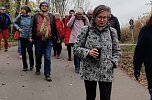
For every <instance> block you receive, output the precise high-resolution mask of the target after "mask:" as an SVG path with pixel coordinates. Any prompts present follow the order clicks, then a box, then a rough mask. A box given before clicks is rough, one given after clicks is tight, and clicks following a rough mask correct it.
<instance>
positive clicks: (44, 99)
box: [0, 47, 149, 100]
mask: <svg viewBox="0 0 152 100" xmlns="http://www.w3.org/2000/svg"><path fill="white" fill-rule="evenodd" d="M66 55H67V52H66V49H65V47H64V48H63V51H62V55H61V59H56V58H54V57H52V58H53V59H52V80H53V81H52V82H47V81H45V79H44V76H43V74H41V75H39V76H36V75H35V74H34V71H27V72H23V71H22V63H21V60H19V59H18V55H17V47H12V48H10V49H9V51H8V52H4V51H0V100H85V90H84V84H83V81H82V80H80V77H79V75H78V74H75V73H74V66H73V62H72V61H67V56H66ZM42 72H43V70H42ZM148 99H149V94H148V91H147V89H146V88H144V87H143V86H141V85H140V84H138V82H136V81H134V80H132V79H130V78H129V77H128V76H127V75H126V74H125V73H124V72H122V71H121V70H120V69H119V68H118V69H116V70H115V78H114V82H113V90H112V100H148ZM96 100H99V92H98V90H97V99H96Z"/></svg>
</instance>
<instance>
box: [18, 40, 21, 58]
mask: <svg viewBox="0 0 152 100" xmlns="http://www.w3.org/2000/svg"><path fill="white" fill-rule="evenodd" d="M18 53H19V55H20V56H21V55H22V52H21V41H20V40H18Z"/></svg>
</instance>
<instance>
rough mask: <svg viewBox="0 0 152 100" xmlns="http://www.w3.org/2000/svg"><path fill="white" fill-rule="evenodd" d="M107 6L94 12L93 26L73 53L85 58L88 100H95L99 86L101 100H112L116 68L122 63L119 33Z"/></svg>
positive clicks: (83, 32) (84, 32)
mask: <svg viewBox="0 0 152 100" xmlns="http://www.w3.org/2000/svg"><path fill="white" fill-rule="evenodd" d="M108 10H109V8H108V7H107V6H106V5H99V6H97V7H96V8H95V9H94V11H93V23H92V24H91V26H85V27H83V28H82V30H81V34H80V35H78V37H77V41H76V43H75V44H74V48H73V52H74V54H75V55H77V56H79V57H80V58H81V62H82V63H81V67H80V76H81V79H83V80H84V84H85V90H86V100H95V98H96V86H97V83H98V84H99V90H100V100H111V89H112V80H113V72H114V68H116V67H117V65H118V61H119V59H120V47H119V41H118V38H117V32H116V30H115V29H114V28H112V27H110V25H109V23H108V17H109V16H108V15H109V14H108Z"/></svg>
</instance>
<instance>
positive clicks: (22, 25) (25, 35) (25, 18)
mask: <svg viewBox="0 0 152 100" xmlns="http://www.w3.org/2000/svg"><path fill="white" fill-rule="evenodd" d="M29 12H31V9H30V8H29V7H28V6H26V5H23V6H22V7H21V14H20V15H18V16H17V17H16V18H15V21H14V27H15V28H16V30H17V31H19V32H20V38H19V41H20V46H21V52H20V51H19V52H20V53H21V55H22V62H23V71H27V70H28V64H27V57H26V49H27V52H28V55H29V63H30V70H33V66H34V58H33V43H32V39H31V36H32V34H31V27H30V24H31V20H32V17H31V16H29V15H28V13H29Z"/></svg>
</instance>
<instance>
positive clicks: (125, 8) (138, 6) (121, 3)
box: [90, 0, 150, 25]
mask: <svg viewBox="0 0 152 100" xmlns="http://www.w3.org/2000/svg"><path fill="white" fill-rule="evenodd" d="M90 2H91V6H92V7H93V8H94V7H96V6H97V5H99V4H104V5H107V6H110V7H111V9H112V13H113V14H114V15H115V16H117V17H118V19H119V21H120V24H121V25H126V24H128V21H129V19H131V18H133V19H136V18H137V17H138V16H143V15H144V13H148V12H150V5H146V3H150V0H90Z"/></svg>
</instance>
